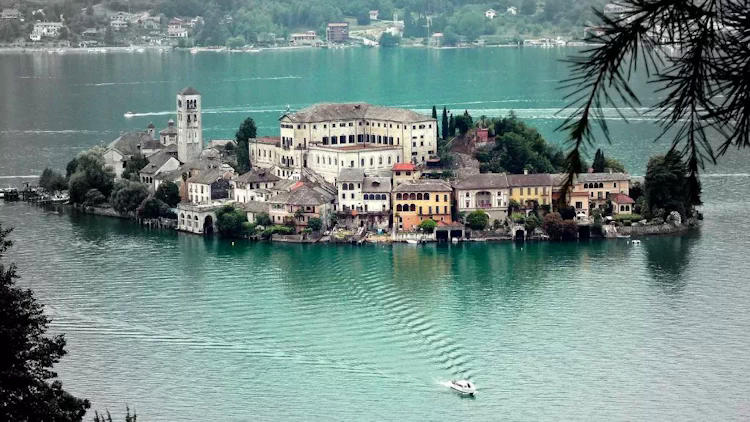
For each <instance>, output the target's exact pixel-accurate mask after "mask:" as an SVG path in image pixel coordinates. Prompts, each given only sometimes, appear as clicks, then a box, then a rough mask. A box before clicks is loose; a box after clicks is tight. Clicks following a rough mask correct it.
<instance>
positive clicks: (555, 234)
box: [542, 212, 563, 240]
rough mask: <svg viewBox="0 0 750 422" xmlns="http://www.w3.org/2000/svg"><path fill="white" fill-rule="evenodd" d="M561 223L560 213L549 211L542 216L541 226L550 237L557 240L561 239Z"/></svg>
mask: <svg viewBox="0 0 750 422" xmlns="http://www.w3.org/2000/svg"><path fill="white" fill-rule="evenodd" d="M562 223H563V219H562V216H561V215H560V213H557V212H551V213H549V214H547V215H545V216H544V223H542V228H543V229H544V232H545V233H547V235H548V236H549V237H550V238H551V239H554V240H559V239H562V231H563V230H562Z"/></svg>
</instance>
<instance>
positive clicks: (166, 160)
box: [139, 151, 180, 192]
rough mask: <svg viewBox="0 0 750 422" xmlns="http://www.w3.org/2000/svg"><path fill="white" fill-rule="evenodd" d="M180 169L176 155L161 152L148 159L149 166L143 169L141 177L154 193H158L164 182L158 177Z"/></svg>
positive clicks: (140, 173)
mask: <svg viewBox="0 0 750 422" xmlns="http://www.w3.org/2000/svg"><path fill="white" fill-rule="evenodd" d="M179 167H180V162H179V161H177V158H175V156H174V154H170V153H169V152H167V151H159V152H157V153H156V154H154V155H152V156H150V157H148V164H147V165H146V167H144V168H142V169H141V171H140V172H139V176H140V179H141V182H142V183H145V184H146V185H148V186H149V189H150V190H151V191H152V192H156V190H157V189H159V185H160V184H161V183H162V182H164V180H162V178H159V177H157V176H158V175H159V174H161V173H167V172H173V171H175V170H177V169H178V168H179Z"/></svg>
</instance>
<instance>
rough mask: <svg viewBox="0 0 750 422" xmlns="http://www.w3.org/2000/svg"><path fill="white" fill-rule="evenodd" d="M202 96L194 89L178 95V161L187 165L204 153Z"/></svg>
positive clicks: (190, 88)
mask: <svg viewBox="0 0 750 422" xmlns="http://www.w3.org/2000/svg"><path fill="white" fill-rule="evenodd" d="M202 120H203V119H202V116H201V94H200V93H199V92H198V91H197V90H196V89H195V88H193V87H187V88H185V89H183V90H182V91H180V92H179V93H177V159H178V160H180V162H183V163H186V162H188V161H192V160H195V159H198V158H199V157H200V154H201V151H203V123H202Z"/></svg>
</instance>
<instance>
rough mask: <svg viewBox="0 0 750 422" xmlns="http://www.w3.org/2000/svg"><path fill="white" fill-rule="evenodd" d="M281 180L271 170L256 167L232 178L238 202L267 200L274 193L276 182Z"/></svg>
mask: <svg viewBox="0 0 750 422" xmlns="http://www.w3.org/2000/svg"><path fill="white" fill-rule="evenodd" d="M279 180H281V178H279V177H278V176H276V175H274V174H273V173H272V172H271V170H269V169H264V168H256V169H253V170H250V171H249V172H247V173H245V174H243V175H241V176H239V177H236V178H234V179H233V180H232V182H231V184H232V195H233V198H232V199H234V200H235V201H237V202H242V203H244V202H251V201H257V202H266V201H268V200H269V199H270V198H271V196H273V193H272V191H271V189H273V187H274V185H275V184H276V182H278V181H279Z"/></svg>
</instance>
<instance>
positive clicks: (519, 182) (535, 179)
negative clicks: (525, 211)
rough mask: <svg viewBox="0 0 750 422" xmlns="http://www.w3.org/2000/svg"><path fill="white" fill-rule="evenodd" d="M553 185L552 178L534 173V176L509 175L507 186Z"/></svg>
mask: <svg viewBox="0 0 750 422" xmlns="http://www.w3.org/2000/svg"><path fill="white" fill-rule="evenodd" d="M553 183H554V180H553V177H552V175H551V174H548V173H534V174H509V175H508V184H509V185H510V186H511V187H519V186H523V187H526V186H552V184H553Z"/></svg>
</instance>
